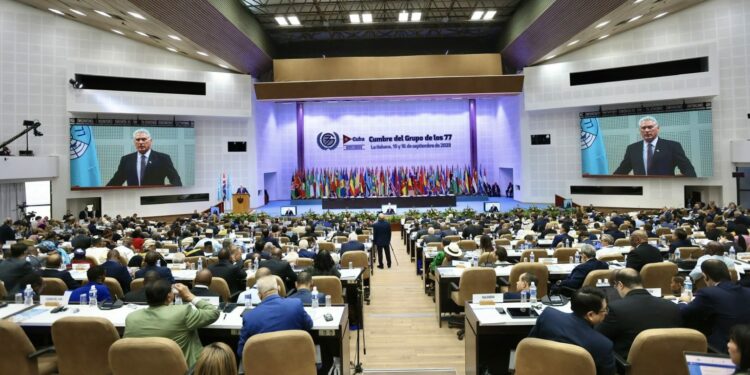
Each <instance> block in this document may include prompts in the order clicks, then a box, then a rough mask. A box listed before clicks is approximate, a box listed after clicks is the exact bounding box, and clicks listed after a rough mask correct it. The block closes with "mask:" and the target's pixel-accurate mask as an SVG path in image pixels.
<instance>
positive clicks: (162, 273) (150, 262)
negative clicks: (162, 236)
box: [135, 251, 174, 284]
mask: <svg viewBox="0 0 750 375" xmlns="http://www.w3.org/2000/svg"><path fill="white" fill-rule="evenodd" d="M160 259H161V257H160V256H159V254H158V253H157V252H155V251H149V252H148V254H146V257H145V258H144V259H143V261H144V262H146V267H143V268H141V269H139V270H138V271H135V278H136V279H140V278H142V277H144V276H146V272H148V271H152V270H153V271H156V272H157V273H158V274H159V278H162V279H164V280H167V281H169V283H170V284H174V276H172V271H170V270H169V268H167V265H166V264H162V267H158V266H157V265H156V262H157V261H159V260H160Z"/></svg>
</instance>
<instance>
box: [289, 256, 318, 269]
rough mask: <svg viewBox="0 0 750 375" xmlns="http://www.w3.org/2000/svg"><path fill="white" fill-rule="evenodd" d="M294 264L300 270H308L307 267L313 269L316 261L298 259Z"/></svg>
mask: <svg viewBox="0 0 750 375" xmlns="http://www.w3.org/2000/svg"><path fill="white" fill-rule="evenodd" d="M294 263H295V264H296V265H297V267H299V268H307V267H312V265H313V263H315V261H314V260H312V259H310V258H297V260H296V261H295V262H294Z"/></svg>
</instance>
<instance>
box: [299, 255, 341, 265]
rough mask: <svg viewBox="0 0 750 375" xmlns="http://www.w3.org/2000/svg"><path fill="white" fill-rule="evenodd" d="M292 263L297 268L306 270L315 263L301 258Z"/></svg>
mask: <svg viewBox="0 0 750 375" xmlns="http://www.w3.org/2000/svg"><path fill="white" fill-rule="evenodd" d="M344 255H346V253H344ZM294 263H295V264H296V265H297V267H299V268H307V267H312V265H313V263H315V261H314V260H312V259H311V258H302V257H299V258H297V260H296V261H295V262H294Z"/></svg>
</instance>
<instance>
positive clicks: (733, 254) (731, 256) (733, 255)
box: [729, 246, 737, 259]
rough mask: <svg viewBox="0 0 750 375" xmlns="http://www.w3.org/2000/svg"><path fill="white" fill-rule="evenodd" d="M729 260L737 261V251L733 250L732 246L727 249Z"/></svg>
mask: <svg viewBox="0 0 750 375" xmlns="http://www.w3.org/2000/svg"><path fill="white" fill-rule="evenodd" d="M729 259H737V251H736V250H734V246H732V247H730V248H729Z"/></svg>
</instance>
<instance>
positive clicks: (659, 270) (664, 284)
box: [641, 262, 677, 296]
mask: <svg viewBox="0 0 750 375" xmlns="http://www.w3.org/2000/svg"><path fill="white" fill-rule="evenodd" d="M674 275H677V265H676V264H674V263H671V262H659V263H649V264H647V265H645V266H643V268H642V269H641V280H642V281H643V287H644V288H661V295H663V296H668V295H671V294H672V287H671V285H672V277H673V276H674Z"/></svg>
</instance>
